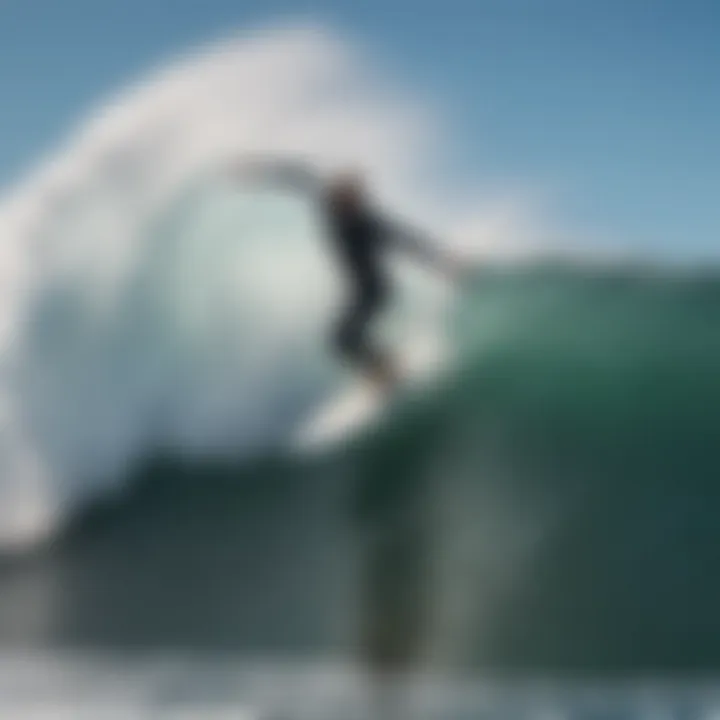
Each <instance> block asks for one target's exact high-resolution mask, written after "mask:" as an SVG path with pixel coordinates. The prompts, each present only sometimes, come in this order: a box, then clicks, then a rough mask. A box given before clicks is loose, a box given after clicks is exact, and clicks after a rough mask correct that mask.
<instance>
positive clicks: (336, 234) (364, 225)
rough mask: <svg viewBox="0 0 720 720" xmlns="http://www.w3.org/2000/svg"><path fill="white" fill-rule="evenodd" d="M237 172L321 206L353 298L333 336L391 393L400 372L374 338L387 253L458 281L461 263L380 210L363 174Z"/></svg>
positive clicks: (270, 166)
mask: <svg viewBox="0 0 720 720" xmlns="http://www.w3.org/2000/svg"><path fill="white" fill-rule="evenodd" d="M238 171H239V173H238ZM235 172H236V174H239V175H240V177H243V178H244V179H246V180H247V179H251V180H252V179H258V178H261V179H265V180H271V181H272V182H274V183H279V184H280V185H284V186H286V187H287V186H290V187H292V188H294V189H300V190H302V191H303V192H306V193H309V194H311V195H312V196H313V197H314V198H315V199H316V201H317V202H318V203H319V205H320V207H321V210H322V212H323V215H324V219H325V220H326V222H327V227H328V231H329V235H330V238H331V241H332V244H333V246H334V251H335V254H336V256H337V259H338V261H339V264H340V267H341V271H342V273H343V276H344V280H345V286H346V288H347V290H348V296H349V300H348V302H347V305H346V307H345V309H344V311H343V312H342V313H341V315H340V318H339V320H338V321H337V323H336V325H335V327H334V331H333V333H332V345H333V348H334V349H335V352H336V353H337V355H338V356H339V357H340V358H341V359H343V360H344V361H346V362H348V363H349V364H350V365H352V366H353V367H355V368H356V369H357V370H358V371H359V372H360V373H361V374H362V375H364V376H365V377H366V378H367V379H369V380H370V381H371V382H372V383H373V384H374V385H375V386H376V387H377V388H378V389H380V390H381V391H382V392H388V391H389V390H391V389H392V387H393V386H394V385H395V383H396V382H397V381H398V380H399V379H400V378H399V375H400V373H399V371H398V368H397V367H396V364H395V362H394V361H393V359H392V358H391V356H390V354H389V353H388V352H386V351H385V350H383V349H381V348H380V347H379V346H378V345H377V343H376V342H375V341H374V340H373V339H372V337H371V328H372V325H373V321H374V320H375V319H376V318H377V317H378V316H379V314H380V313H381V312H382V310H383V309H384V308H385V307H386V305H387V302H388V300H389V297H390V294H391V283H390V281H389V280H388V276H387V273H386V272H385V263H384V254H385V251H386V249H389V248H391V247H395V248H398V249H400V250H403V251H406V252H408V253H410V254H412V255H414V256H415V257H416V258H418V259H419V260H421V261H424V262H425V263H426V264H428V265H429V266H430V267H432V268H434V269H436V270H438V271H440V272H441V273H442V274H444V275H446V276H448V277H450V278H453V279H455V278H457V276H458V275H459V273H460V270H461V266H460V263H459V262H458V261H457V260H456V259H455V258H454V257H452V256H450V255H449V253H447V252H445V251H442V250H441V249H440V247H439V245H437V244H435V243H432V242H429V241H426V240H425V239H424V238H423V237H422V235H421V233H419V232H415V231H413V230H410V229H408V228H406V227H405V226H403V225H402V224H401V223H398V222H395V221H393V220H390V219H389V218H388V217H386V216H384V215H383V214H382V213H380V212H379V211H378V210H376V208H375V207H374V206H373V204H372V203H371V201H370V199H369V196H368V192H367V189H366V186H365V183H364V182H363V179H362V177H361V176H360V175H359V174H358V173H354V172H343V173H338V174H337V175H335V176H334V177H333V178H332V179H331V180H330V181H329V182H327V183H323V182H321V181H320V180H319V179H318V176H317V175H316V174H315V173H313V172H312V171H311V170H309V169H308V168H307V167H306V166H303V165H297V164H292V163H277V162H268V161H266V160H264V161H260V162H257V161H254V162H253V161H243V162H241V163H240V164H239V165H238V166H237V167H236V170H235Z"/></svg>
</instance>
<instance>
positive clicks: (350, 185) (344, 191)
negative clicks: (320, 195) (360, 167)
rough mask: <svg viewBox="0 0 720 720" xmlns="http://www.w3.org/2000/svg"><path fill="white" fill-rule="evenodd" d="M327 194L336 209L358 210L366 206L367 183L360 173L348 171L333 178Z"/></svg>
mask: <svg viewBox="0 0 720 720" xmlns="http://www.w3.org/2000/svg"><path fill="white" fill-rule="evenodd" d="M327 194H328V199H329V201H330V202H331V203H332V204H333V205H334V206H335V207H338V208H342V209H348V210H352V209H356V208H358V207H361V206H362V205H364V204H365V200H366V190H365V183H364V181H363V178H362V176H361V175H360V173H358V172H355V171H351V170H346V171H343V172H340V173H338V174H337V175H335V176H334V177H333V178H331V180H330V182H329V183H328V187H327Z"/></svg>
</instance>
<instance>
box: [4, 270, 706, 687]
mask: <svg viewBox="0 0 720 720" xmlns="http://www.w3.org/2000/svg"><path fill="white" fill-rule="evenodd" d="M719 317H720V279H719V278H718V277H717V276H715V275H713V274H711V273H707V274H705V275H703V276H700V275H698V274H692V273H689V272H688V273H686V274H684V275H681V274H680V273H679V272H678V273H676V274H675V275H672V276H671V275H670V274H669V273H661V272H655V273H651V272H649V271H640V270H636V269H628V268H624V269H617V270H610V271H607V270H603V271H600V270H592V269H579V268H570V267H567V268H561V267H550V266H547V267H527V268H520V269H514V270H511V271H496V272H488V274H487V276H486V277H485V278H483V279H482V281H480V282H478V284H477V286H476V287H475V288H474V289H473V291H472V292H471V293H470V296H469V297H468V299H467V301H466V302H465V303H464V304H463V306H462V307H461V308H460V309H459V311H458V315H457V317H456V319H455V325H454V327H453V331H454V333H455V336H456V341H457V345H458V347H459V352H460V355H459V363H458V366H457V367H456V368H455V369H454V370H453V371H452V372H451V373H449V374H448V375H447V376H446V377H445V378H444V379H443V380H442V382H440V383H438V384H437V385H435V386H433V387H429V388H427V389H426V390H425V391H424V392H418V393H414V394H409V395H408V396H406V397H405V398H404V399H402V400H401V401H399V402H398V403H397V404H396V405H395V406H394V407H393V408H392V410H391V411H390V412H389V413H388V414H386V415H385V416H384V418H383V419H382V420H381V421H380V422H379V423H378V424H376V425H374V426H373V427H372V428H371V429H370V430H368V431H366V432H365V433H362V434H360V435H358V436H357V437H355V438H354V439H353V440H352V441H350V442H349V443H348V444H346V445H344V446H343V447H338V448H335V450H331V451H328V453H327V454H325V455H324V456H323V457H315V458H305V459H301V458H296V457H289V456H287V457H286V456H282V455H278V456H273V457H269V458H267V459H265V460H262V461H253V462H252V463H245V464H243V465H237V464H233V463H232V462H227V461H217V462H195V463H193V464H189V463H187V462H184V461H182V460H181V459H178V458H170V459H168V458H165V459H162V460H161V459H157V458H156V459H154V460H152V461H149V462H148V463H147V464H146V467H145V470H143V472H141V473H139V476H138V477H137V478H136V483H135V489H134V490H133V492H132V493H131V494H130V495H129V496H128V497H127V498H126V499H124V500H123V501H122V503H120V504H119V505H118V504H115V505H113V506H106V507H98V508H96V509H95V510H93V511H92V512H90V513H88V514H87V515H86V516H85V517H84V518H83V520H82V521H81V522H79V523H78V524H77V525H76V526H75V527H74V528H73V529H72V530H71V531H70V532H69V533H68V534H67V536H66V537H65V538H64V539H63V540H62V541H61V542H59V543H57V544H56V545H55V546H54V547H53V548H52V549H51V550H49V551H45V552H43V553H40V554H39V555H38V556H37V557H35V558H30V559H26V560H25V561H23V562H21V563H19V564H17V565H15V566H13V567H11V568H8V570H7V571H6V574H5V577H4V579H3V581H2V582H3V588H4V590H3V593H2V595H0V640H4V641H5V642H14V643H19V644H26V643H37V642H41V643H49V644H52V645H70V646H77V645H88V646H92V647H95V646H102V647H128V646H131V647H142V648H146V647H147V648H150V647H170V648H176V649H177V648H194V649H198V648H205V649H211V650H217V649H219V648H223V649H236V650H242V651H244V652H253V653H266V654H267V653H283V654H288V653H290V654H292V653H301V654H307V653H319V654H327V653H330V654H334V655H337V654H341V655H352V656H357V657H361V658H365V659H367V660H369V661H371V662H373V663H401V664H412V663H415V662H417V661H418V660H420V659H423V660H425V661H427V662H431V663H435V664H437V665H439V666H441V667H454V666H472V667H482V668H487V669H491V670H496V671H501V670H508V669H516V670H543V671H544V670H563V671H565V672H567V671H573V672H581V671H588V672H590V671H592V672H605V673H610V672H619V671H628V670H632V671H634V672H643V673H646V672H663V671H667V672H670V671H682V670H699V669H705V670H711V669H716V668H717V666H718V665H720V615H718V612H717V608H718V607H720V580H719V579H718V577H717V564H718V562H717V561H718V558H719V555H718V552H719V551H718V548H720V523H718V514H719V513H720V490H719V489H718V487H717V483H718V480H719V479H720V459H719V456H718V440H720V379H719V377H718V365H719V364H720V331H719V330H718V318H719Z"/></svg>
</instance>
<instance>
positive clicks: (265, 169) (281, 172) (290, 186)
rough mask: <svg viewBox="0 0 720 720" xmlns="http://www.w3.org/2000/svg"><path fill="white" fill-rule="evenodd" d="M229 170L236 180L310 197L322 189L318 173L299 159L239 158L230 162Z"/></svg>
mask: <svg viewBox="0 0 720 720" xmlns="http://www.w3.org/2000/svg"><path fill="white" fill-rule="evenodd" d="M230 172H231V174H232V177H233V178H234V179H235V180H236V181H237V182H242V183H246V184H248V185H264V186H271V187H273V188H277V189H281V190H290V191H292V192H297V193H299V194H302V195H308V196H311V197H315V196H317V195H319V194H320V192H321V191H322V181H321V179H320V176H319V174H318V173H317V172H316V171H315V170H314V169H313V168H312V167H311V166H310V165H309V164H306V163H303V162H301V161H293V160H278V159H275V158H252V157H251V158H241V159H239V160H236V161H234V162H233V163H232V165H231V167H230Z"/></svg>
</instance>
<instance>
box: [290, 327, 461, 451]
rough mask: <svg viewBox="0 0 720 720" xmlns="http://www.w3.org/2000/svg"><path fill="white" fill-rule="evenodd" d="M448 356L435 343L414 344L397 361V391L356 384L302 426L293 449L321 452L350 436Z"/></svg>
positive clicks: (437, 369)
mask: <svg viewBox="0 0 720 720" xmlns="http://www.w3.org/2000/svg"><path fill="white" fill-rule="evenodd" d="M447 356H448V353H447V351H446V350H445V349H443V347H442V346H441V345H440V343H439V342H437V341H427V342H423V343H413V345H412V346H410V347H409V349H408V350H407V352H406V353H405V354H404V355H403V354H401V356H400V358H399V362H400V374H401V376H402V379H401V380H400V382H399V385H398V387H396V388H395V389H394V390H393V391H392V392H390V393H386V392H383V391H381V390H380V389H379V388H378V387H377V386H375V385H373V384H372V383H370V382H368V381H365V380H361V381H356V382H355V383H353V384H352V385H351V386H350V387H349V388H347V389H345V390H344V391H343V392H341V393H340V394H339V395H336V396H334V397H332V398H331V399H330V401H329V402H328V403H327V404H325V405H322V406H321V407H320V408H319V410H317V411H316V412H314V413H313V414H312V415H311V416H310V418H309V420H307V421H306V422H305V423H303V425H302V426H301V428H300V432H299V433H298V434H297V436H296V437H295V442H294V445H295V447H296V448H297V449H299V450H312V449H321V448H323V447H328V446H330V445H333V444H334V443H336V442H338V441H340V440H342V439H343V438H346V437H350V436H352V435H353V434H355V433H356V432H358V431H360V430H362V429H363V428H364V427H366V426H367V425H368V424H369V423H371V422H372V421H374V420H376V419H377V418H378V417H379V416H380V415H381V414H382V412H383V411H384V410H385V409H386V408H388V407H390V406H392V405H393V403H394V402H395V401H396V400H397V399H399V398H400V397H402V396H404V394H405V393H406V392H407V391H408V390H409V389H411V388H412V387H414V386H417V385H418V384H419V383H422V382H423V381H428V380H429V379H431V378H432V377H433V376H434V375H435V374H436V373H437V372H438V371H439V369H440V367H441V366H442V365H443V363H444V362H445V361H446V359H447Z"/></svg>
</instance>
